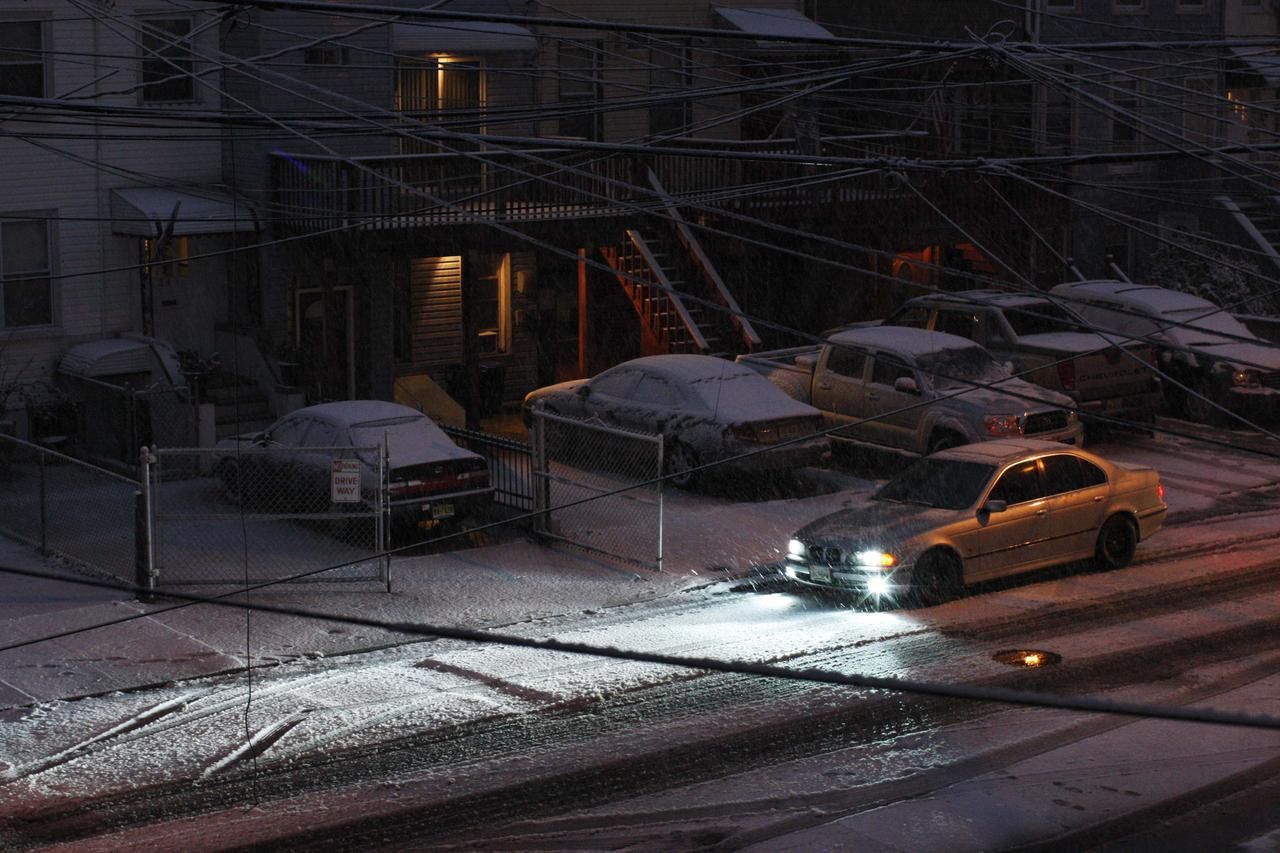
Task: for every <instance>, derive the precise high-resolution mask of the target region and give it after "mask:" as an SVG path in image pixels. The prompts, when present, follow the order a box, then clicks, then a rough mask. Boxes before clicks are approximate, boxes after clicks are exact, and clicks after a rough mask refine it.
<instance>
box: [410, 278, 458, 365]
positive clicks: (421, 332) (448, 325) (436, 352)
mask: <svg viewBox="0 0 1280 853" xmlns="http://www.w3.org/2000/svg"><path fill="white" fill-rule="evenodd" d="M409 287H410V294H411V295H410V305H411V309H410V310H411V311H412V312H413V324H412V329H413V340H412V344H411V352H412V357H413V363H414V365H415V366H417V367H425V368H433V367H445V366H448V365H451V364H457V363H458V362H459V361H461V358H462V258H461V257H458V256H450V257H440V258H414V259H413V260H412V261H410V267H409Z"/></svg>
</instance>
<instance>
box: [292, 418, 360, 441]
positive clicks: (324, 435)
mask: <svg viewBox="0 0 1280 853" xmlns="http://www.w3.org/2000/svg"><path fill="white" fill-rule="evenodd" d="M302 443H303V444H304V445H305V446H307V447H342V446H345V445H347V444H349V442H346V441H343V440H342V438H341V437H340V436H339V435H338V428H337V427H335V426H334V425H333V424H329V423H325V422H324V421H309V422H308V424H307V428H306V432H305V433H303V436H302Z"/></svg>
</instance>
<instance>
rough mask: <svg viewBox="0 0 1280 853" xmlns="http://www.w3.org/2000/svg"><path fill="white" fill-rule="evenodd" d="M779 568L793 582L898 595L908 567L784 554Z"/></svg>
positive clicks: (869, 594)
mask: <svg viewBox="0 0 1280 853" xmlns="http://www.w3.org/2000/svg"><path fill="white" fill-rule="evenodd" d="M782 572H783V574H784V575H786V578H787V580H789V581H791V582H792V583H797V584H801V585H803V586H809V587H814V588H818V589H829V590H839V591H841V592H849V593H856V594H860V595H862V596H864V597H866V598H896V597H901V595H902V593H903V591H904V590H905V584H903V583H901V581H902V580H904V579H905V578H907V577H909V575H910V570H909V569H905V568H904V567H902V566H896V567H894V569H893V570H892V571H886V570H883V569H875V568H869V567H867V568H864V567H861V566H848V565H841V566H829V565H826V564H823V563H815V562H812V561H810V560H808V559H807V558H804V557H796V556H794V555H787V558H786V560H785V561H784V562H783V565H782Z"/></svg>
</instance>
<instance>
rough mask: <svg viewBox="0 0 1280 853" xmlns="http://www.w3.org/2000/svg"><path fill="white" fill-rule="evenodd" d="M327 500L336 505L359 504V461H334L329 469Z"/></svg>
mask: <svg viewBox="0 0 1280 853" xmlns="http://www.w3.org/2000/svg"><path fill="white" fill-rule="evenodd" d="M329 499H330V500H331V501H333V502H334V503H336V504H343V503H359V502H360V461H359V460H358V459H334V460H333V467H332V468H331V469H330V478H329Z"/></svg>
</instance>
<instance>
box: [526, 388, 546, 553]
mask: <svg viewBox="0 0 1280 853" xmlns="http://www.w3.org/2000/svg"><path fill="white" fill-rule="evenodd" d="M530 467H531V469H532V475H533V483H532V486H533V511H534V513H535V515H534V517H533V529H534V532H535V533H546V532H547V531H548V530H549V529H550V526H551V525H550V519H549V518H548V517H547V511H548V509H550V506H551V481H550V480H549V479H548V475H549V474H550V468H551V464H550V461H549V460H548V459H547V422H546V419H545V418H543V417H542V414H541V412H538V411H536V410H535V411H534V412H533V461H532V465H531V466H530Z"/></svg>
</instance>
